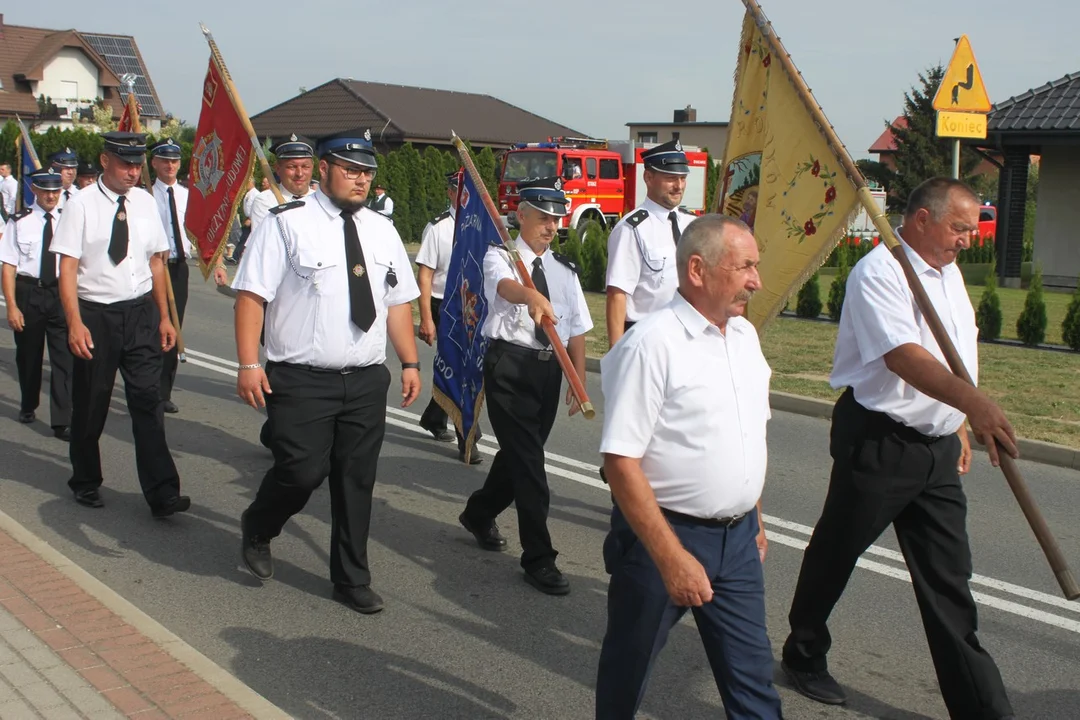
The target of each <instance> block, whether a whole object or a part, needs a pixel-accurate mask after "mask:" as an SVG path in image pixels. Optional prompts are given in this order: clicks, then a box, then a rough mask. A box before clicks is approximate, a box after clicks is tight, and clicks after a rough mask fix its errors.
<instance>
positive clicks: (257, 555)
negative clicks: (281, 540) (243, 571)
mask: <svg viewBox="0 0 1080 720" xmlns="http://www.w3.org/2000/svg"><path fill="white" fill-rule="evenodd" d="M240 536H241V544H240V556H241V557H242V558H243V559H244V565H246V566H247V569H248V570H250V571H251V574H252V575H254V576H255V577H257V578H259V579H260V580H269V579H270V578H272V577H274V556H273V555H271V554H270V540H269V539H267V538H263V537H259V536H258V535H254V534H252V533H251V532H250V531H248V529H247V510H245V511H244V512H243V513H241V515H240Z"/></svg>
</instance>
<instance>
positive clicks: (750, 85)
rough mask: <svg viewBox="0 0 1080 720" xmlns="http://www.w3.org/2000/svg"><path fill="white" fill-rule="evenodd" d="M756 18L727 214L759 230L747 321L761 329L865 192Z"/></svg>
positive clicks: (741, 72)
mask: <svg viewBox="0 0 1080 720" xmlns="http://www.w3.org/2000/svg"><path fill="white" fill-rule="evenodd" d="M773 53H774V51H773V49H772V47H771V46H770V45H769V43H768V42H767V41H766V40H765V38H763V37H762V34H761V31H760V30H759V29H758V27H757V24H756V23H755V22H754V19H753V16H752V15H750V14H749V13H747V15H746V18H745V19H744V20H743V30H742V38H741V42H740V44H739V63H738V68H737V70H736V72H735V97H734V100H733V102H732V108H731V125H730V126H729V128H728V141H727V149H726V151H725V153H724V167H725V168H726V172H725V173H724V177H723V182H722V183H720V187H719V189H718V194H719V198H718V199H719V203H720V204H719V211H720V212H721V213H723V214H725V215H730V216H733V217H737V218H739V219H741V220H743V221H744V222H746V224H747V225H749V226H750V228H751V229H752V230H753V231H754V237H755V238H756V239H757V242H758V249H759V250H760V252H761V268H760V269H761V282H762V289H761V291H760V292H758V293H757V294H756V295H755V296H754V298H753V300H751V302H750V305H749V307H748V308H747V318H749V320H750V321H751V322H753V323H754V325H755V326H756V327H757V328H758V329H760V328H761V327H763V326H764V325H765V324H766V323H768V322H769V321H770V320H772V319H773V318H774V317H776V315H777V314H779V313H780V311H781V310H783V308H784V304H785V303H786V302H787V301H788V299H789V298H790V297H791V296H792V295H793V294H794V293H796V292H797V291H798V290H799V288H800V287H802V285H803V283H804V282H806V280H807V279H808V278H809V277H810V276H811V275H813V274H814V272H816V271H817V269H818V268H819V267H820V266H821V264H822V263H823V262H825V259H826V258H827V257H828V255H829V253H830V252H831V251H832V249H833V247H834V246H835V245H836V243H837V242H838V241H839V240H840V238H841V237H842V236H843V234H844V232H845V230H846V229H847V227H848V224H849V222H850V219H851V216H852V215H853V213H854V211H855V208H856V204H857V202H858V197H857V195H856V191H855V186H854V184H853V183H852V182H851V181H850V180H849V179H848V177H847V175H846V174H845V172H844V168H843V167H842V166H841V164H840V161H839V160H838V159H837V157H836V155H835V154H834V153H833V151H832V149H830V147H829V145H828V143H827V142H826V141H825V138H824V136H823V135H822V134H821V132H820V131H819V130H818V128H817V125H816V124H815V122H814V120H813V118H812V116H811V115H810V112H809V111H808V110H807V108H806V106H805V105H804V104H803V101H802V99H801V98H800V96H799V93H798V91H797V90H796V89H795V86H794V85H793V84H792V82H791V79H790V78H789V77H788V74H787V73H786V72H785V70H784V68H783V65H782V63H781V62H779V60H778V59H777V58H776V57H774V54H773Z"/></svg>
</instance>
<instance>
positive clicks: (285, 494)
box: [247, 362, 390, 587]
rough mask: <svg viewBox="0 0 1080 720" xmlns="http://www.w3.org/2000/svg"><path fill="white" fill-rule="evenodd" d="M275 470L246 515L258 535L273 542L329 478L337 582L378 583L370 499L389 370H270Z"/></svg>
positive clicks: (280, 367)
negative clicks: (372, 560)
mask: <svg viewBox="0 0 1080 720" xmlns="http://www.w3.org/2000/svg"><path fill="white" fill-rule="evenodd" d="M267 378H268V379H269V380H270V386H271V387H273V388H274V392H273V394H272V395H269V396H268V397H267V405H266V410H267V413H268V414H269V416H270V420H269V426H270V434H271V449H272V451H273V453H274V466H273V467H272V468H270V471H269V472H267V473H266V475H265V476H264V477H263V481H262V485H260V486H259V492H258V494H257V495H256V496H255V501H254V502H253V503H251V507H249V508H248V510H247V523H248V525H249V527H250V530H251V532H252V533H253V534H255V535H259V536H262V537H267V538H274V537H277V536H278V535H280V534H281V529H282V528H283V527H285V523H286V522H288V520H289V518H291V517H292V516H293V515H295V514H296V513H298V512H300V511H301V510H303V509H304V505H306V504H307V501H308V498H310V497H311V493H313V492H314V491H315V489H316V488H318V487H319V486H320V485H322V482H323V480H324V479H326V477H327V476H329V478H330V513H331V517H332V519H331V526H330V579H331V580H332V581H333V582H334V584H335V585H344V586H349V587H359V586H362V585H370V584H371V572H370V570H369V569H368V558H367V541H368V530H369V528H370V525H371V495H372V491H373V490H374V488H375V471H376V468H377V467H378V463H379V451H380V450H381V449H382V443H383V436H384V435H385V433H386V393H387V391H388V390H389V389H390V371H389V370H387V369H386V366H385V365H371V366H369V367H364V368H360V369H358V370H356V371H355V372H350V373H347V374H343V373H341V372H336V371H329V372H327V371H317V370H313V369H311V368H307V367H300V366H295V365H286V364H282V363H272V362H271V363H267Z"/></svg>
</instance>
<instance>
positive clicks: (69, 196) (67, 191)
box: [56, 183, 80, 213]
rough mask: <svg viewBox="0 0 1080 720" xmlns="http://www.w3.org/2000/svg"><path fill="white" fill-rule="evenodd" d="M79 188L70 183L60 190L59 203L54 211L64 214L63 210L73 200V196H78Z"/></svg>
mask: <svg viewBox="0 0 1080 720" xmlns="http://www.w3.org/2000/svg"><path fill="white" fill-rule="evenodd" d="M79 192H80V191H79V188H78V187H77V186H76V185H75V183H71V185H70V186H68V187H66V188H63V189H62V190H60V201H59V202H58V203H56V209H57V211H59V212H61V213H62V212H64V208H65V207H67V204H68V203H69V202H71V201H72V200H74V199H75V196H76V195H78V194H79Z"/></svg>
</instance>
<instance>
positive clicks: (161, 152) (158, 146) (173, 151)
mask: <svg viewBox="0 0 1080 720" xmlns="http://www.w3.org/2000/svg"><path fill="white" fill-rule="evenodd" d="M150 154H151V155H152V156H154V157H159V158H163V159H165V160H179V159H180V146H179V145H177V144H176V141H175V140H173V139H172V138H165V139H164V140H158V141H157V142H156V143H154V144H153V145H151V146H150Z"/></svg>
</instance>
